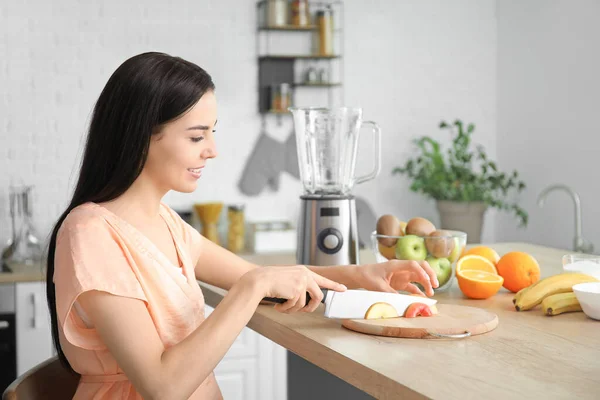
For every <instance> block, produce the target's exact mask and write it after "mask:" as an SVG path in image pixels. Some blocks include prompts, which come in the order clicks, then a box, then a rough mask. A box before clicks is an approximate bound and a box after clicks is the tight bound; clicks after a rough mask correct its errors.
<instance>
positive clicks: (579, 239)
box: [538, 184, 594, 253]
mask: <svg viewBox="0 0 600 400" xmlns="http://www.w3.org/2000/svg"><path fill="white" fill-rule="evenodd" d="M554 190H564V191H565V192H567V193H569V194H570V195H571V198H572V199H573V203H574V205H575V239H574V241H573V250H575V251H576V252H580V253H591V252H592V251H594V245H593V244H592V243H590V242H589V241H588V240H586V239H585V238H584V237H583V235H582V234H581V202H580V201H579V194H577V192H575V191H574V190H573V189H571V188H570V187H569V186H567V185H562V184H556V185H551V186H548V187H547V188H546V189H544V190H543V191H542V193H540V196H539V197H538V206H540V207H543V206H544V202H545V200H546V196H548V193H550V192H552V191H554Z"/></svg>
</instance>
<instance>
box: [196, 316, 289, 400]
mask: <svg viewBox="0 0 600 400" xmlns="http://www.w3.org/2000/svg"><path fill="white" fill-rule="evenodd" d="M205 310H206V316H207V317H208V316H209V315H210V313H211V312H212V311H213V308H212V307H210V306H206V308H205ZM286 357H287V353H286V350H285V349H284V348H283V347H281V346H279V345H278V344H276V343H274V342H272V341H270V340H269V339H267V338H265V337H263V336H261V335H259V334H258V333H256V332H254V331H253V330H251V329H250V328H244V329H243V330H242V332H241V333H240V335H239V336H238V337H237V339H236V340H235V342H234V343H233V345H232V346H231V348H230V349H229V351H228V352H227V354H225V357H223V359H222V360H221V362H220V363H219V364H218V365H217V367H216V368H215V378H216V379H217V382H218V384H219V387H220V388H221V392H223V396H224V398H226V399H228V400H229V399H234V400H236V399H239V400H254V399H261V400H280V399H285V398H287V376H286V374H287V364H286V363H287V359H286Z"/></svg>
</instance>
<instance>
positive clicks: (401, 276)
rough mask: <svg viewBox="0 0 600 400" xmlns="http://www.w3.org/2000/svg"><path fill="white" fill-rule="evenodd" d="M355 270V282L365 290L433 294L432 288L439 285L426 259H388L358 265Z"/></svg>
mask: <svg viewBox="0 0 600 400" xmlns="http://www.w3.org/2000/svg"><path fill="white" fill-rule="evenodd" d="M356 271H358V272H357V274H358V276H357V277H356V278H355V280H356V282H357V283H358V284H359V285H360V287H362V288H363V289H367V290H374V291H379V292H396V291H399V290H403V291H407V292H410V293H415V294H421V295H425V294H426V295H427V296H433V288H437V287H438V286H439V282H438V280H437V276H436V274H435V271H434V270H433V269H432V268H431V267H430V266H429V263H428V262H427V261H404V260H390V261H387V262H383V263H378V264H370V265H365V266H362V267H358V268H357V269H356ZM412 282H418V283H420V284H421V285H422V286H423V288H424V289H425V293H423V292H422V291H421V290H420V289H419V288H418V287H417V286H415V285H414V284H413V283H412Z"/></svg>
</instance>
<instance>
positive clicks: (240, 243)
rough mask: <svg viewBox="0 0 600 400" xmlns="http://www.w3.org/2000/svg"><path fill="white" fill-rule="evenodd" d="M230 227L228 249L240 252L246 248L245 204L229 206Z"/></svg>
mask: <svg viewBox="0 0 600 400" xmlns="http://www.w3.org/2000/svg"><path fill="white" fill-rule="evenodd" d="M227 218H228V220H229V228H228V230H227V249H229V251H231V252H233V253H239V252H241V251H242V250H244V248H245V240H244V238H245V236H244V235H245V226H244V224H245V222H244V206H243V205H231V206H229V207H227Z"/></svg>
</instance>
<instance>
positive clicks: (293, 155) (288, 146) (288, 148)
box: [283, 131, 300, 179]
mask: <svg viewBox="0 0 600 400" xmlns="http://www.w3.org/2000/svg"><path fill="white" fill-rule="evenodd" d="M283 146H284V153H285V170H286V172H287V173H288V174H290V175H292V176H293V177H294V178H296V179H300V167H299V166H298V151H297V145H296V135H295V134H294V132H293V131H292V133H291V134H290V135H289V136H288V138H287V139H286V141H285V143H284V144H283Z"/></svg>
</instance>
